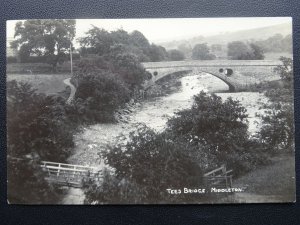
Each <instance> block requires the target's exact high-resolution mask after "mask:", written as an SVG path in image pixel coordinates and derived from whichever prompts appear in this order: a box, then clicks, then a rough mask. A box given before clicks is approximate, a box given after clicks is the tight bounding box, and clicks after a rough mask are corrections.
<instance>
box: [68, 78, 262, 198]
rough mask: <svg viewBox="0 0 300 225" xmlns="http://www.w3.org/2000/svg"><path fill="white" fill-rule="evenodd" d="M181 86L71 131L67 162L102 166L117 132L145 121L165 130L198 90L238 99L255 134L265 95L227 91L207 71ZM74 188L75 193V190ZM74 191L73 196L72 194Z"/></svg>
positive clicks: (77, 194) (125, 132)
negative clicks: (116, 117)
mask: <svg viewBox="0 0 300 225" xmlns="http://www.w3.org/2000/svg"><path fill="white" fill-rule="evenodd" d="M180 81H181V83H182V87H181V89H180V91H178V92H176V93H173V94H170V95H169V96H164V97H157V98H154V99H151V100H147V101H144V102H143V103H141V104H140V105H139V106H138V107H135V108H134V110H133V112H132V113H130V114H129V115H127V120H126V121H125V122H120V123H117V124H96V125H92V126H88V127H85V128H83V130H82V131H81V132H79V133H77V134H76V135H74V141H75V149H74V154H73V155H72V156H71V157H70V158H69V163H72V164H79V165H89V166H96V167H99V168H103V167H105V164H104V162H103V160H102V159H101V152H102V151H106V149H107V145H110V144H115V143H116V141H118V140H119V139H118V137H119V136H120V135H125V136H126V135H128V134H129V132H131V131H134V130H136V129H137V126H138V124H139V123H144V124H145V125H147V126H148V127H150V128H152V129H155V130H156V131H157V132H161V131H163V130H164V128H165V126H166V122H167V120H168V118H169V117H171V116H173V115H174V114H175V112H176V111H179V110H182V109H187V108H189V107H191V105H192V103H193V96H194V95H195V94H198V93H199V92H200V91H202V90H203V91H206V92H210V93H212V92H215V93H216V94H217V95H218V96H221V97H222V98H224V99H226V98H227V97H232V98H233V99H237V100H239V101H240V102H241V104H242V105H243V106H244V107H245V108H246V109H247V113H248V115H249V116H248V121H249V133H250V134H254V133H255V132H256V131H257V130H258V129H259V122H260V121H259V118H258V117H257V116H256V112H259V113H263V110H262V109H260V106H261V103H265V102H267V98H266V97H265V96H264V95H263V94H261V93H257V92H240V93H226V92H225V91H226V90H228V86H227V85H226V84H225V83H224V82H223V81H221V80H219V79H218V78H216V77H214V76H212V75H210V74H206V73H200V74H193V73H191V74H189V75H188V76H185V77H182V78H180ZM74 192H75V193H74ZM72 194H73V197H72ZM83 198H84V196H83V194H82V193H81V191H80V190H75V189H74V190H71V191H70V194H69V195H68V196H66V198H65V199H64V200H63V203H64V204H82V201H83Z"/></svg>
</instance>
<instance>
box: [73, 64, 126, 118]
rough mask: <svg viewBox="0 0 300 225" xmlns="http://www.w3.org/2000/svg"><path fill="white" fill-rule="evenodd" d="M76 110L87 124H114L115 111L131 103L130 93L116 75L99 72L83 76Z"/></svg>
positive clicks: (79, 82) (79, 81)
mask: <svg viewBox="0 0 300 225" xmlns="http://www.w3.org/2000/svg"><path fill="white" fill-rule="evenodd" d="M75 99H76V101H75V108H76V110H77V113H78V114H79V115H80V116H81V119H82V120H83V121H85V122H93V123H94V122H112V121H114V111H115V110H116V109H117V108H118V107H119V106H121V105H122V104H124V103H125V102H127V101H129V99H130V91H129V89H128V88H127V86H126V85H125V84H124V82H122V80H120V79H118V76H117V75H116V74H113V73H111V72H109V71H104V70H102V71H101V70H99V71H94V72H89V73H86V74H81V75H80V76H79V79H78V87H77V91H76V94H75Z"/></svg>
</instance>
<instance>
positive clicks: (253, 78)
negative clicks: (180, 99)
mask: <svg viewBox="0 0 300 225" xmlns="http://www.w3.org/2000/svg"><path fill="white" fill-rule="evenodd" d="M278 65H282V63H281V61H279V60H206V61H203V60H202V61H201V60H192V61H164V62H146V63H143V66H144V68H145V69H146V71H148V72H149V73H151V75H152V78H151V79H150V80H148V81H146V82H145V83H144V88H145V89H147V88H149V87H151V86H152V85H154V84H155V82H157V81H159V80H160V79H162V78H164V77H166V76H168V75H170V74H173V73H176V72H181V71H191V72H194V73H195V72H196V73H197V72H199V73H201V72H205V73H208V74H211V75H213V76H215V77H217V78H219V79H221V80H222V81H224V82H225V83H226V84H227V85H228V86H229V91H231V92H235V91H241V90H245V89H246V88H247V86H249V85H253V84H259V83H262V82H265V81H271V80H277V79H280V77H279V74H277V73H275V72H274V68H275V67H277V66H278Z"/></svg>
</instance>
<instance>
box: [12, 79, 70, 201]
mask: <svg viewBox="0 0 300 225" xmlns="http://www.w3.org/2000/svg"><path fill="white" fill-rule="evenodd" d="M7 99H8V100H7V114H8V115H9V116H8V117H7V159H8V160H7V162H8V188H9V191H8V195H9V196H8V198H9V200H11V201H13V202H16V203H47V202H49V201H52V200H53V197H54V199H55V193H54V190H52V188H51V186H50V185H49V184H47V183H46V182H45V181H44V178H43V176H42V174H41V171H40V168H39V163H40V160H46V161H59V162H64V161H65V160H66V159H67V157H68V156H69V154H70V149H71V148H72V147H73V136H72V129H71V127H70V124H69V120H68V118H67V116H66V114H65V110H64V102H65V101H64V100H63V99H62V98H60V97H55V96H45V95H42V94H37V93H36V92H35V90H34V89H32V88H31V86H30V85H29V84H26V83H17V82H16V81H9V82H7ZM53 201H54V200H53Z"/></svg>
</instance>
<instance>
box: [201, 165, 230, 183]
mask: <svg viewBox="0 0 300 225" xmlns="http://www.w3.org/2000/svg"><path fill="white" fill-rule="evenodd" d="M232 172H233V170H226V166H225V165H222V166H221V167H219V168H217V169H214V170H212V171H210V172H208V173H205V174H204V182H205V184H206V185H207V186H208V187H216V188H231V187H232Z"/></svg>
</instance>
